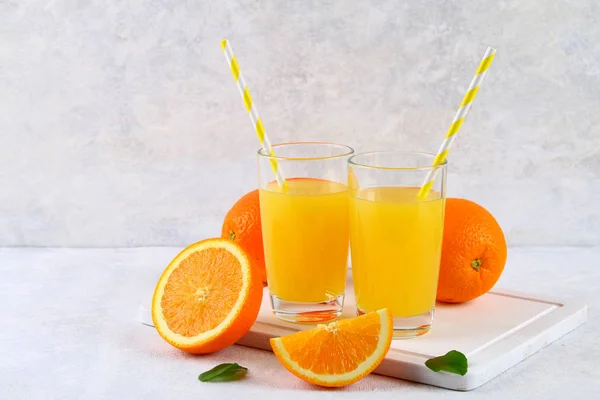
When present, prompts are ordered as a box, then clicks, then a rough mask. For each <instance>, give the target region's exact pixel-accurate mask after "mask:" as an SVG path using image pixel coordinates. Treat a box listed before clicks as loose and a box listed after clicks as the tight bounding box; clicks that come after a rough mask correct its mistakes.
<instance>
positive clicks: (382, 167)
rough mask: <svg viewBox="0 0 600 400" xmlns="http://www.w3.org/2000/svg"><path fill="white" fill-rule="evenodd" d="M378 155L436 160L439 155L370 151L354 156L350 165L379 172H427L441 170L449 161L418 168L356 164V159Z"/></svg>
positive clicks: (350, 159) (349, 162)
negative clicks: (425, 157)
mask: <svg viewBox="0 0 600 400" xmlns="http://www.w3.org/2000/svg"><path fill="white" fill-rule="evenodd" d="M377 154H398V155H400V154H410V155H419V156H427V157H431V158H432V159H433V160H435V157H436V156H437V154H433V153H427V152H424V151H404V150H382V151H368V152H365V153H358V154H354V155H353V156H352V157H350V158H349V159H348V164H350V165H351V166H353V167H361V168H370V169H378V170H386V171H426V170H430V169H440V168H443V167H445V166H446V165H447V164H448V160H444V161H443V162H441V163H439V164H427V165H419V166H416V167H384V166H379V165H373V164H364V163H360V162H356V161H355V159H356V158H357V157H359V156H372V155H377ZM433 160H432V161H433Z"/></svg>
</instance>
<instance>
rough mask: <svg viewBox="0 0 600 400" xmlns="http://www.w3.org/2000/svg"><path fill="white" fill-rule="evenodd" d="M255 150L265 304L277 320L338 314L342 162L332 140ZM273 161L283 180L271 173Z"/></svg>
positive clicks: (344, 153) (344, 213)
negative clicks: (268, 303)
mask: <svg viewBox="0 0 600 400" xmlns="http://www.w3.org/2000/svg"><path fill="white" fill-rule="evenodd" d="M273 151H274V153H275V154H276V156H270V155H267V154H264V153H263V151H262V150H261V151H259V153H258V155H259V172H260V188H259V193H260V212H261V224H262V231H263V243H264V250H265V265H266V269H267V281H268V285H269V293H270V298H271V305H272V308H273V312H274V313H275V315H276V316H277V317H278V318H280V319H283V320H286V321H291V322H303V323H319V322H325V321H330V320H333V319H335V318H337V317H338V316H339V315H340V314H341V311H342V306H343V301H344V289H345V283H346V271H347V262H348V241H349V222H348V186H347V185H346V179H347V178H346V177H347V159H348V157H349V156H350V155H351V154H352V152H353V150H352V149H351V148H350V147H348V146H343V145H337V144H332V143H286V144H280V145H275V146H273ZM273 159H276V160H277V163H278V165H279V168H280V170H281V171H282V173H283V175H284V177H285V185H284V186H281V185H280V184H279V183H278V182H277V181H276V180H275V175H274V174H273V170H272V166H271V160H273Z"/></svg>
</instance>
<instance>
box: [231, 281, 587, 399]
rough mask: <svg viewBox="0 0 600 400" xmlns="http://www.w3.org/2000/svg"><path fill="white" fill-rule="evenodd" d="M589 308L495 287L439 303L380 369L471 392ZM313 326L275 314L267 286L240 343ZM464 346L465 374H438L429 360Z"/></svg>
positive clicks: (264, 344)
mask: <svg viewBox="0 0 600 400" xmlns="http://www.w3.org/2000/svg"><path fill="white" fill-rule="evenodd" d="M354 306H355V300H354V295H353V287H352V281H349V282H348V285H347V286H346V300H345V302H344V313H343V316H344V317H352V316H355V308H354ZM586 318H587V306H586V305H585V304H583V303H577V302H567V303H565V302H561V301H558V300H551V299H540V298H537V297H533V296H529V295H526V294H519V293H513V292H506V291H500V290H498V291H493V292H490V293H487V294H485V295H483V296H481V297H480V298H478V299H476V300H473V301H471V302H468V303H463V304H455V305H450V304H443V303H438V304H437V305H436V310H435V319H434V323H433V327H432V330H431V332H430V333H428V334H426V335H423V336H420V337H418V338H415V339H405V340H394V341H393V342H392V347H391V349H390V351H389V352H388V354H387V356H386V357H385V360H384V361H383V362H382V363H381V364H380V365H379V367H378V368H377V369H376V370H375V373H377V374H381V375H386V376H391V377H396V378H400V379H406V380H410V381H415V382H421V383H426V384H429V385H434V386H440V387H444V388H448V389H453V390H463V391H466V390H471V389H475V388H476V387H478V386H481V385H483V384H484V383H486V382H488V381H490V380H491V379H493V378H494V377H496V376H497V375H499V374H501V373H502V372H504V371H506V370H507V369H509V368H511V367H512V366H514V365H516V364H517V363H519V362H521V361H522V360H524V359H525V358H527V357H529V356H530V355H531V354H533V353H535V352H537V351H538V350H540V349H541V348H543V347H544V346H546V345H548V344H549V343H551V342H553V341H554V340H556V339H558V338H559V337H561V336H563V335H564V334H566V333H568V332H570V331H572V330H573V329H575V328H576V327H578V326H580V325H581V324H583V323H584V322H585V320H586ZM312 327H313V326H310V325H297V324H291V323H287V322H283V321H280V320H279V319H277V318H276V317H275V316H274V315H273V313H272V312H271V306H270V304H269V297H268V289H267V288H265V292H264V296H263V302H262V306H261V310H260V313H259V315H258V319H257V320H256V322H255V323H254V325H253V326H252V328H251V330H250V332H248V333H247V334H246V336H244V337H243V338H242V339H241V340H240V341H239V342H238V344H241V345H244V346H249V347H255V348H259V349H264V350H271V346H270V344H269V338H272V337H277V336H283V335H288V334H290V333H293V332H296V331H298V330H301V329H310V328H312ZM450 350H459V351H461V352H462V353H464V354H465V355H466V356H467V359H468V360H469V371H468V372H467V374H466V375H465V376H460V375H455V374H449V373H446V372H441V373H436V372H433V371H431V370H429V369H428V368H427V367H426V366H425V361H426V360H427V359H429V358H432V357H436V356H439V355H443V354H446V353H447V352H448V351H450Z"/></svg>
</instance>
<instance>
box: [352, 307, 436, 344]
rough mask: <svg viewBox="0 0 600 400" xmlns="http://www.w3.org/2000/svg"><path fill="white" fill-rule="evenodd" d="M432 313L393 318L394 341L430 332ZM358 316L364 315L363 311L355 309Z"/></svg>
mask: <svg viewBox="0 0 600 400" xmlns="http://www.w3.org/2000/svg"><path fill="white" fill-rule="evenodd" d="M433 311H434V309H433V308H432V309H431V310H429V311H427V312H424V313H423V314H420V315H415V316H414V317H395V318H394V336H393V338H394V339H412V338H415V337H417V336H421V335H424V334H426V333H427V332H429V331H430V330H431V325H432V324H433ZM356 313H357V314H358V315H362V314H365V311H363V310H361V309H360V308H358V307H356Z"/></svg>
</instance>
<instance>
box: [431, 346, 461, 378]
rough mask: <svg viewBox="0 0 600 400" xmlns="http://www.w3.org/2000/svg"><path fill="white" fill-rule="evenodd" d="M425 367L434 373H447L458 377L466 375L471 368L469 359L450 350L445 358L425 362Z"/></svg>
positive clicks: (458, 352)
mask: <svg viewBox="0 0 600 400" xmlns="http://www.w3.org/2000/svg"><path fill="white" fill-rule="evenodd" d="M425 365H426V366H427V368H429V369H430V370H432V371H434V372H440V371H446V372H450V373H452V374H458V375H465V374H466V373H467V369H468V368H469V363H468V362H467V357H465V355H464V354H463V353H461V352H460V351H456V350H450V351H449V352H447V353H446V354H444V355H443V356H439V357H434V358H430V359H429V360H427V361H425Z"/></svg>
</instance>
